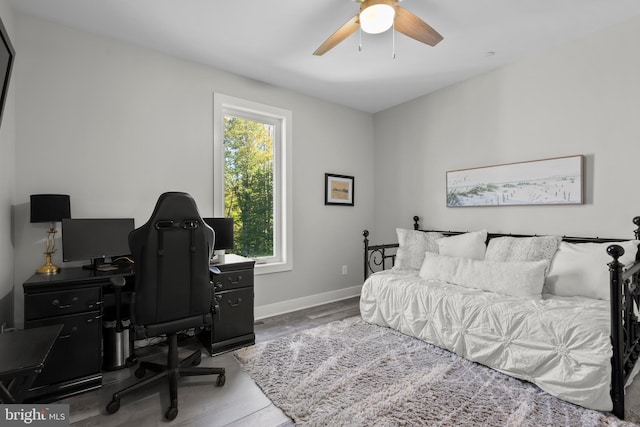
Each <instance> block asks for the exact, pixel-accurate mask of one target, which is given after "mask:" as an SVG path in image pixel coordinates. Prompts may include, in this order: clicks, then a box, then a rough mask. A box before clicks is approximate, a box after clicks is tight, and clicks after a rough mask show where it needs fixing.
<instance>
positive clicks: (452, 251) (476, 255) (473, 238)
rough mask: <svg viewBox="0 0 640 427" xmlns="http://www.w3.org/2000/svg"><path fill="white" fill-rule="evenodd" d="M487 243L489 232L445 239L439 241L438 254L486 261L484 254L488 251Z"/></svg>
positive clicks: (482, 231) (483, 231) (474, 232)
mask: <svg viewBox="0 0 640 427" xmlns="http://www.w3.org/2000/svg"><path fill="white" fill-rule="evenodd" d="M486 241H487V230H480V231H473V232H471V233H464V234H458V235H457V236H450V237H444V238H442V239H438V240H437V243H438V251H437V253H439V254H440V255H447V256H455V257H463V258H470V259H484V253H485V251H486V250H487V245H486Z"/></svg>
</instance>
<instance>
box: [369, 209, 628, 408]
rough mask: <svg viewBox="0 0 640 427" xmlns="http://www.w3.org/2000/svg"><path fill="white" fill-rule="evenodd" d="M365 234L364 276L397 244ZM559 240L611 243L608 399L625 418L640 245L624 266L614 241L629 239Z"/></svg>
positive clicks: (387, 262)
mask: <svg viewBox="0 0 640 427" xmlns="http://www.w3.org/2000/svg"><path fill="white" fill-rule="evenodd" d="M419 220H420V218H419V217H418V216H414V217H413V229H414V230H418V231H424V232H427V231H434V232H438V233H441V234H443V235H445V236H453V235H457V234H463V233H466V232H465V231H439V230H421V229H420V226H419V224H418V221H419ZM633 223H634V224H635V225H636V226H637V227H638V228H636V230H635V231H634V234H635V239H636V240H640V216H637V217H635V218H633ZM362 235H363V236H364V279H365V280H366V279H367V277H369V274H370V273H373V272H375V271H380V270H386V269H387V268H390V267H393V265H394V263H395V258H396V250H397V248H398V246H399V244H398V243H387V244H383V245H370V244H369V231H368V230H364V231H363V232H362ZM507 236H508V237H533V236H534V235H529V234H504V233H488V235H487V242H488V241H489V240H491V239H493V238H495V237H507ZM562 240H564V241H565V242H569V243H613V244H612V245H611V246H608V247H607V254H609V256H611V258H612V259H613V261H611V262H610V263H609V264H608V266H609V289H610V295H611V296H610V300H611V346H612V349H613V355H612V356H611V368H612V369H611V400H612V401H613V410H612V411H611V412H612V413H613V414H614V415H615V416H617V417H618V418H620V419H624V388H625V384H626V382H627V380H628V378H629V375H630V374H631V371H632V370H633V367H634V366H635V363H636V361H637V360H638V358H639V357H640V321H639V320H638V317H637V316H636V310H640V247H639V248H638V252H636V261H635V263H634V264H633V265H632V266H630V267H628V268H627V269H624V265H623V264H622V263H620V262H619V261H618V260H619V259H620V257H621V256H622V255H624V249H623V248H622V246H620V245H616V244H615V243H616V242H623V241H625V240H628V239H617V238H611V239H610V238H600V237H568V236H563V237H562Z"/></svg>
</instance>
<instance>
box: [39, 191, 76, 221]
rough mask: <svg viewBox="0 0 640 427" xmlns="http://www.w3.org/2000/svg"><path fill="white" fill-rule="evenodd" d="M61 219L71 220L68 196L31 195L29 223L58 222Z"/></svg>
mask: <svg viewBox="0 0 640 427" xmlns="http://www.w3.org/2000/svg"><path fill="white" fill-rule="evenodd" d="M62 218H71V203H70V201H69V195H67V194H32V195H31V222H60V221H62Z"/></svg>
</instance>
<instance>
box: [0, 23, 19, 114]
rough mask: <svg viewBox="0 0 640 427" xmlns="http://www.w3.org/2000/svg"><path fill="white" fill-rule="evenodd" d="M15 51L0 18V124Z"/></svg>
mask: <svg viewBox="0 0 640 427" xmlns="http://www.w3.org/2000/svg"><path fill="white" fill-rule="evenodd" d="M15 55H16V51H15V50H14V48H13V45H12V44H11V39H9V34H8V33H7V29H6V28H5V26H4V23H3V22H2V18H0V78H1V79H2V91H1V92H0V124H2V117H3V116H4V106H5V104H6V102H7V92H8V91H9V81H10V79H11V70H12V69H13V60H14V58H15Z"/></svg>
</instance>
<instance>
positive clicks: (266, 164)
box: [213, 93, 292, 274]
mask: <svg viewBox="0 0 640 427" xmlns="http://www.w3.org/2000/svg"><path fill="white" fill-rule="evenodd" d="M213 114H214V150H213V152H214V174H213V175H214V176H213V180H214V215H215V216H225V217H232V218H233V219H234V223H235V224H234V226H235V235H234V240H235V242H234V245H235V248H234V249H233V251H232V252H234V253H237V254H239V255H243V256H248V257H251V258H255V259H256V261H257V262H256V273H257V274H261V273H272V272H277V271H285V270H291V268H292V257H291V241H292V238H291V228H292V227H291V200H290V198H291V180H290V179H289V178H288V177H289V174H290V173H291V146H290V144H291V116H292V115H291V112H290V111H287V110H283V109H280V108H276V107H272V106H269V105H263V104H259V103H256V102H252V101H247V100H244V99H240V98H234V97H231V96H227V95H222V94H217V93H216V94H215V95H214V109H213Z"/></svg>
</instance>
